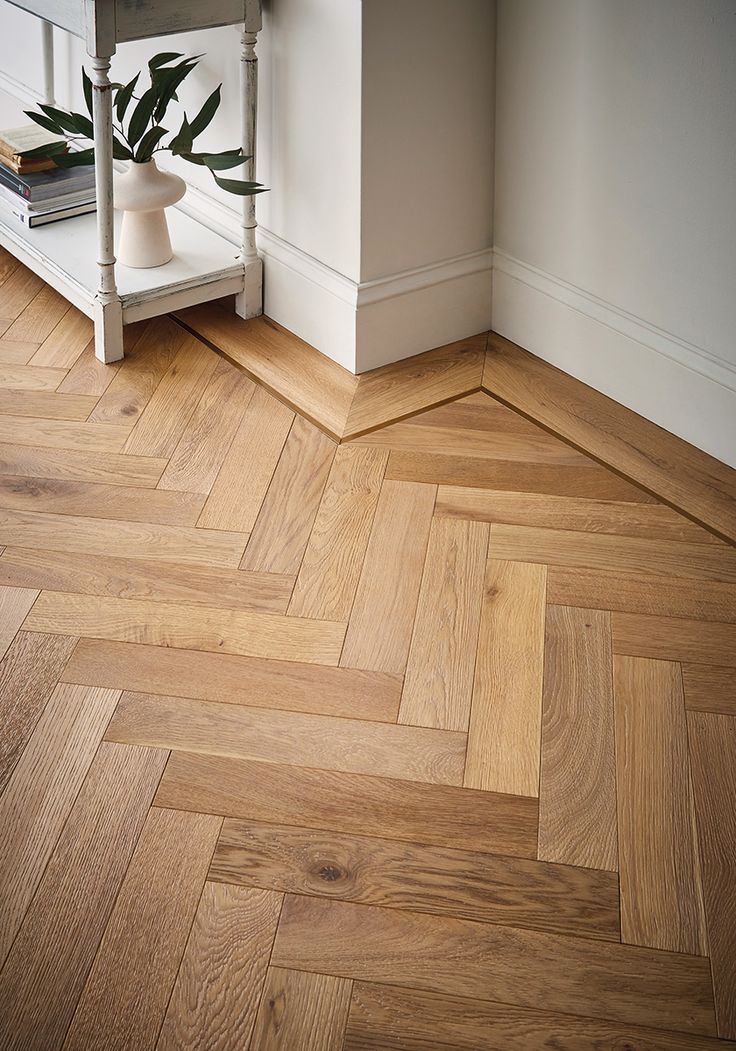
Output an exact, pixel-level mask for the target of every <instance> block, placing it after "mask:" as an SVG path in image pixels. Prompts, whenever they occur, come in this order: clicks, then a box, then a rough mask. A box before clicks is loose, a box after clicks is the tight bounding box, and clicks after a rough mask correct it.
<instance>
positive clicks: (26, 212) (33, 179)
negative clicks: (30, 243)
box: [0, 124, 96, 227]
mask: <svg viewBox="0 0 736 1051" xmlns="http://www.w3.org/2000/svg"><path fill="white" fill-rule="evenodd" d="M51 141H54V137H53V136H51V135H49V133H48V132H46V131H44V130H43V128H39V127H38V126H37V125H36V124H28V125H25V126H24V127H22V128H8V129H6V130H5V131H0V218H6V217H11V218H12V219H14V220H16V221H17V222H20V223H23V225H24V226H29V227H33V226H44V225H45V224H46V223H55V222H58V221H59V220H60V219H71V218H72V216H75V215H84V214H85V213H86V212H94V211H95V208H96V204H95V168H94V165H93V164H85V165H80V166H79V167H77V168H57V167H56V165H55V164H54V162H53V161H52V160H46V159H44V158H39V157H28V156H26V154H27V153H28V152H29V151H31V150H35V149H37V148H38V147H39V146H43V145H45V144H46V143H47V142H51Z"/></svg>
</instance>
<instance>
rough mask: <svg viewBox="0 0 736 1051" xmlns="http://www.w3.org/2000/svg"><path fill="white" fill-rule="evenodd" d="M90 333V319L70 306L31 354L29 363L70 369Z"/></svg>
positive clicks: (89, 338) (91, 330) (88, 339)
mask: <svg viewBox="0 0 736 1051" xmlns="http://www.w3.org/2000/svg"><path fill="white" fill-rule="evenodd" d="M92 335H93V329H92V322H91V321H90V319H89V318H88V317H87V316H86V315H85V314H83V313H82V312H81V311H80V310H77V308H76V307H71V306H70V307H69V309H68V310H67V311H66V313H65V314H64V316H63V317H62V318H61V320H60V321H59V323H58V324H57V325H55V326H54V328H53V329H52V330H51V332H50V333H49V334H48V336H47V337H46V339H44V341H43V343H42V344H41V346H40V347H39V348H38V350H37V351H36V353H35V354H34V355H33V358H32V359H31V364H32V365H48V366H50V367H52V368H60V369H70V368H71V367H72V365H74V363H75V362H76V361H77V359H78V358H79V355H80V354H81V353H82V351H83V350H84V348H85V347H86V346H87V344H88V343H89V341H90V340H91V339H92Z"/></svg>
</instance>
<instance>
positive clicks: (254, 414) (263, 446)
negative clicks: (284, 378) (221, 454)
mask: <svg viewBox="0 0 736 1051" xmlns="http://www.w3.org/2000/svg"><path fill="white" fill-rule="evenodd" d="M293 419H294V413H293V412H292V411H291V409H287V408H286V406H285V405H282V404H281V402H278V401H276V399H275V398H272V397H271V395H270V394H268V393H267V392H266V391H265V390H263V388H262V387H257V388H256V390H255V391H254V393H253V397H252V398H251V399H250V401H249V402H248V405H247V407H246V410H245V412H244V414H243V417H242V419H241V421H240V426H239V427H238V430H237V432H236V434H235V437H234V438H233V441H232V444H231V446H230V448H229V449H228V451H227V454H226V456H225V459H224V460H223V462H222V466H221V468H220V471H219V474H218V475H217V478H216V480H215V483H214V485H213V486H212V489H211V490H210V494H209V496H208V498H207V503H206V504H205V505H204V510H203V511H202V514H201V516H200V519H199V524H200V526H203V527H206V528H209V529H240V530H243V531H244V532H250V531H251V530H252V528H253V526H254V525H255V522H256V519H257V518H258V512H259V511H260V509H261V504H262V503H263V499H264V497H265V495H266V490H267V489H268V486H269V484H270V481H271V477H272V476H273V472H274V470H275V469H276V464H277V463H278V460H279V457H280V456H281V450H282V449H283V447H284V443H285V442H286V438H287V435H288V433H289V429H290V428H291V424H292V422H293Z"/></svg>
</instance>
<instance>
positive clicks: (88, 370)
mask: <svg viewBox="0 0 736 1051" xmlns="http://www.w3.org/2000/svg"><path fill="white" fill-rule="evenodd" d="M131 328H133V329H134V328H136V326H135V325H131V326H130V327H128V326H127V325H126V327H125V328H124V329H123V345H124V347H125V353H126V354H128V353H129V348H130V347H131V346H132V342H133V341H132V339H131V336H130V329H131ZM122 363H123V362H122V361H113V362H110V364H109V365H106V364H105V363H104V362H102V361H100V360H99V359H98V358H97V357H95V344H94V340H90V342H89V343H88V344H87V346H86V347H85V348H84V350H83V351H82V353H81V354H80V355H79V357H78V358H77V360H76V361H75V362H74V364H73V365H72V367H71V368H70V369H69V371H68V372H67V374H66V379H65V380H64V381H63V382H62V383H60V384H59V386H58V388H57V389H58V391H59V393H60V394H87V395H90V396H92V397H95V398H101V397H102V395H103V394H104V393H105V391H106V390H107V388H108V387H109V386H110V384H111V383H112V381H113V380H114V378H115V376H116V374H117V373H118V371H119V370H120V366H121V365H122ZM95 408H96V406H95Z"/></svg>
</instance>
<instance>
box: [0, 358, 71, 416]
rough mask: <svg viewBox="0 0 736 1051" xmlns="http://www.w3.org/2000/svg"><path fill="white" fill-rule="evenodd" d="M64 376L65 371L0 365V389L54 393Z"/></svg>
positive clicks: (28, 366)
mask: <svg viewBox="0 0 736 1051" xmlns="http://www.w3.org/2000/svg"><path fill="white" fill-rule="evenodd" d="M65 376H66V370H65V369H46V368H41V367H40V366H36V365H6V364H0V387H1V388H6V389H10V390H15V391H34V392H38V391H46V392H48V391H55V390H56V388H57V387H58V386H59V384H60V383H61V381H62V380H63V379H64V377H65ZM29 415H32V414H30V413H29Z"/></svg>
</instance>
